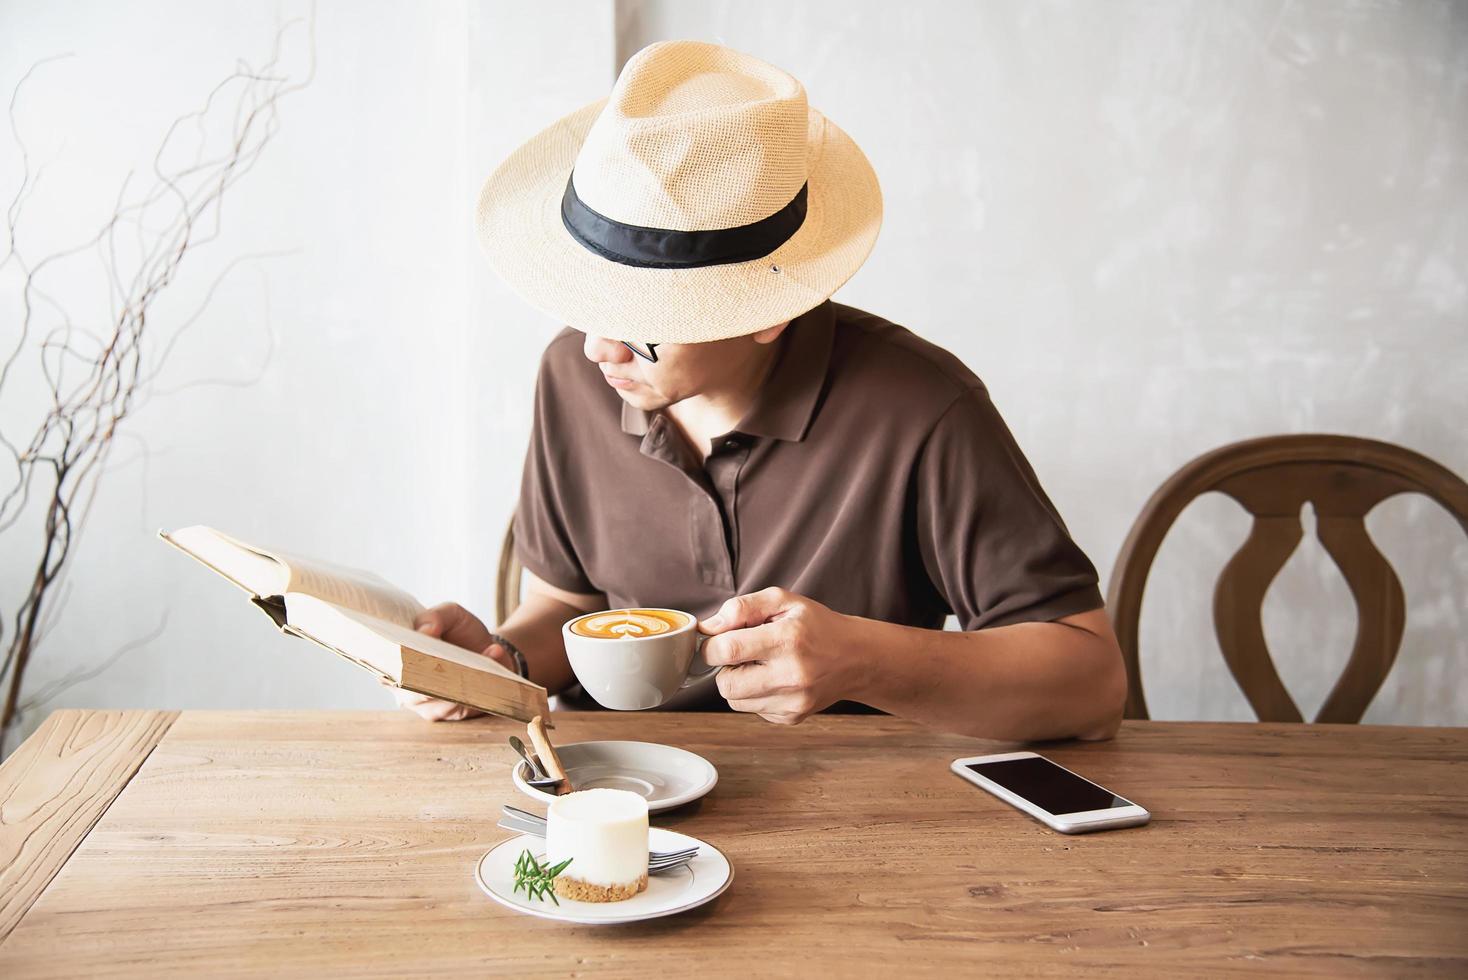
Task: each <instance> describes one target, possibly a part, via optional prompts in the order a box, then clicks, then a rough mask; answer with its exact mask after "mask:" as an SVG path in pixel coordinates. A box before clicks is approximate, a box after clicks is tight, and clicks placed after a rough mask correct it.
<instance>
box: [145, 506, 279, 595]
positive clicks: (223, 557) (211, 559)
mask: <svg viewBox="0 0 1468 980" xmlns="http://www.w3.org/2000/svg"><path fill="white" fill-rule="evenodd" d="M158 536H159V537H160V538H162V539H163V540H164V541H167V542H168V543H169V544H171V545H173V546H174V547H175V548H177V549H178V550H179V551H182V552H183V553H184V554H186V555H188V556H189V557H190V558H192V559H194V560H195V561H197V562H199V563H200V564H201V565H204V566H205V567H206V568H209V569H211V570H212V571H214V572H217V573H218V574H220V575H222V576H224V577H225V578H227V579H229V580H230V581H231V582H233V583H234V584H235V585H237V586H239V587H240V588H242V589H244V590H245V591H246V592H248V593H250V594H251V595H257V596H270V595H280V594H281V593H283V592H285V590H286V588H287V587H288V586H289V585H290V570H289V569H287V568H286V567H285V565H283V564H281V563H280V562H279V561H277V560H276V559H275V558H272V557H271V556H270V555H267V554H262V553H261V552H258V551H255V550H253V549H251V548H249V547H246V546H243V545H241V544H240V543H239V542H237V541H235V540H233V539H231V538H228V537H226V536H224V535H222V534H220V533H219V532H218V531H215V530H214V529H213V528H210V527H204V526H203V525H201V524H195V525H194V526H192V527H183V528H179V529H178V530H177V531H171V532H170V531H159V532H158Z"/></svg>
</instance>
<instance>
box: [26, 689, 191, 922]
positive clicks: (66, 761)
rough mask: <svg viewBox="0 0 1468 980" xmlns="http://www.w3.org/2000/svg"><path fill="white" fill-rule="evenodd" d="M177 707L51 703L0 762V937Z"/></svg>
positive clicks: (124, 780) (62, 860)
mask: <svg viewBox="0 0 1468 980" xmlns="http://www.w3.org/2000/svg"><path fill="white" fill-rule="evenodd" d="M177 714H178V713H177V712H174V711H57V712H55V713H54V714H52V715H51V716H50V717H49V718H47V719H46V720H45V722H43V723H42V724H41V727H40V728H38V729H36V731H35V733H34V734H32V735H31V737H30V738H28V739H26V741H25V742H24V743H23V744H22V745H21V746H20V748H18V749H16V750H15V752H14V753H13V754H12V755H11V756H10V758H8V759H6V760H5V762H4V764H3V765H0V941H3V940H4V939H5V937H6V936H8V935H9V934H10V931H11V930H12V929H14V928H15V926H16V924H17V923H18V922H20V920H21V918H22V917H23V916H24V915H25V913H26V910H28V909H29V908H30V907H31V904H32V903H33V902H34V901H35V900H36V897H37V896H38V895H40V894H41V892H42V891H43V890H44V889H45V887H46V885H47V884H48V883H49V882H50V881H51V879H52V877H54V876H55V874H56V872H57V871H58V870H60V868H61V866H62V865H63V864H65V863H66V859H67V858H69V857H70V856H71V852H72V850H73V849H74V848H75V847H76V845H77V843H78V842H79V841H80V840H81V839H82V838H83V837H85V836H86V835H87V831H89V830H91V829H92V825H93V824H95V823H96V822H97V818H98V817H100V816H101V815H102V813H103V811H105V810H106V809H107V807H108V806H109V805H111V803H112V801H113V799H114V798H116V796H117V794H118V793H119V792H121V791H122V788H123V787H124V786H126V785H127V782H128V780H129V779H131V778H132V776H133V773H135V772H136V771H137V769H138V766H140V765H142V763H143V760H144V759H145V758H147V756H148V753H149V752H150V751H152V749H153V747H154V746H155V745H157V744H158V740H159V739H160V738H162V737H163V733H164V732H165V731H167V730H168V726H169V725H170V724H172V723H173V720H174V718H175V717H177Z"/></svg>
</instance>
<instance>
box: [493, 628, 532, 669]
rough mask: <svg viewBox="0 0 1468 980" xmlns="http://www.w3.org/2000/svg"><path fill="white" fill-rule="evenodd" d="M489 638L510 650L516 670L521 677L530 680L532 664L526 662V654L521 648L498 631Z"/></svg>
mask: <svg viewBox="0 0 1468 980" xmlns="http://www.w3.org/2000/svg"><path fill="white" fill-rule="evenodd" d="M489 638H490V639H491V640H493V641H494V642H496V643H498V644H499V645H500V646H502V647H504V648H505V649H506V650H508V651H509V653H510V657H511V658H512V659H513V660H514V661H515V670H516V671H518V672H519V674H520V676H521V677H523V678H525V679H526V680H527V681H528V680H530V665H529V664H527V663H526V662H525V654H523V653H521V652H520V648H519V647H517V646H515V644H513V643H511V642H510V641H509V640H507V639H505V638H504V637H503V636H500V635H499V634H498V633H490V634H489Z"/></svg>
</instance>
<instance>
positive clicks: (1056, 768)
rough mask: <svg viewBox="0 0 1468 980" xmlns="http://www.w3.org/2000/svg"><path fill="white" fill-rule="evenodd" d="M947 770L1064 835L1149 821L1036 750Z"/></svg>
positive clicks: (960, 762) (972, 760)
mask: <svg viewBox="0 0 1468 980" xmlns="http://www.w3.org/2000/svg"><path fill="white" fill-rule="evenodd" d="M951 768H952V769H953V771H954V772H956V773H958V774H959V775H960V776H962V777H963V778H964V779H967V780H968V781H969V782H971V783H973V784H974V785H975V786H978V787H979V788H980V789H986V790H988V791H989V792H990V793H993V794H994V795H995V796H997V797H999V798H1000V799H1001V800H1003V801H1004V802H1005V803H1008V804H1009V805H1010V806H1013V807H1017V808H1018V809H1020V810H1023V811H1024V812H1025V813H1028V814H1029V815H1030V816H1032V817H1034V818H1035V819H1036V820H1038V821H1040V822H1041V823H1043V824H1045V825H1047V826H1049V827H1050V828H1052V829H1054V830H1058V831H1060V832H1061V833H1062V834H1084V833H1087V832H1089V831H1092V830H1111V829H1112V828H1115V827H1135V826H1138V825H1139V824H1144V823H1146V822H1147V821H1148V820H1150V819H1152V814H1150V813H1148V812H1147V811H1146V810H1144V809H1142V808H1141V807H1139V806H1137V805H1136V804H1135V803H1133V802H1132V801H1131V800H1128V799H1123V798H1122V797H1120V796H1117V795H1116V794H1115V793H1113V792H1111V790H1109V789H1106V788H1104V787H1101V786H1097V785H1096V784H1095V783H1093V782H1091V781H1090V780H1089V779H1086V778H1084V777H1082V776H1078V775H1076V774H1075V773H1073V772H1071V771H1070V770H1069V769H1067V768H1065V767H1064V766H1062V765H1058V764H1057V763H1054V762H1051V761H1050V760H1049V759H1047V758H1045V757H1044V756H1043V755H1039V754H1037V753H1034V752H1003V753H1000V754H999V755H976V756H971V757H969V758H967V759H954V760H953V765H952V767H951Z"/></svg>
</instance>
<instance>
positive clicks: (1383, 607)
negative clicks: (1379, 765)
mask: <svg viewBox="0 0 1468 980" xmlns="http://www.w3.org/2000/svg"><path fill="white" fill-rule="evenodd" d="M1210 492H1217V493H1223V494H1227V495H1228V496H1229V497H1232V498H1233V499H1234V500H1235V501H1237V502H1238V503H1239V504H1240V505H1241V506H1243V507H1244V509H1245V510H1247V511H1248V512H1249V513H1250V514H1252V515H1253V517H1254V523H1253V526H1252V527H1251V528H1250V530H1249V536H1248V538H1247V539H1246V540H1245V541H1244V543H1243V545H1241V546H1240V548H1239V550H1238V552H1237V553H1235V554H1234V556H1233V558H1232V559H1230V560H1229V562H1228V564H1227V565H1226V566H1225V567H1224V570H1223V572H1222V574H1221V575H1219V578H1218V584H1217V586H1216V588H1215V589H1214V593H1213V623H1214V628H1215V630H1216V631H1217V633H1218V645H1219V646H1220V647H1221V648H1222V650H1223V656H1224V659H1225V661H1227V663H1228V667H1229V670H1230V671H1232V672H1233V676H1234V679H1235V680H1236V681H1238V684H1239V687H1240V688H1242V689H1243V692H1244V696H1245V697H1246V698H1248V699H1249V704H1250V705H1252V706H1253V708H1254V712H1255V714H1257V715H1258V716H1259V719H1260V720H1261V721H1301V720H1302V718H1301V716H1300V709H1299V707H1298V706H1296V704H1295V702H1294V699H1293V698H1291V697H1290V695H1289V692H1288V691H1286V690H1285V687H1284V683H1283V682H1282V681H1281V680H1280V678H1279V672H1278V671H1277V670H1276V669H1275V666H1274V660H1273V658H1271V656H1270V654H1269V648H1268V646H1267V645H1266V643H1265V641H1264V624H1263V619H1262V610H1263V605H1264V594H1265V592H1266V591H1267V590H1268V589H1269V584H1270V583H1271V582H1273V581H1274V578H1275V576H1276V575H1278V574H1279V570H1280V569H1281V568H1283V567H1284V564H1285V561H1286V560H1287V559H1288V558H1289V557H1290V555H1291V554H1292V553H1293V552H1294V550H1295V546H1296V545H1297V544H1299V542H1300V539H1301V538H1302V537H1303V536H1304V530H1303V528H1302V527H1301V525H1300V511H1301V509H1302V508H1303V506H1304V504H1305V503H1306V502H1307V501H1308V502H1309V503H1310V504H1311V505H1312V506H1313V507H1314V508H1315V514H1316V518H1317V520H1316V533H1317V535H1318V536H1319V538H1320V543H1321V544H1322V545H1323V546H1324V547H1325V550H1326V552H1327V553H1328V554H1329V555H1330V556H1331V558H1332V559H1333V560H1334V561H1335V563H1336V565H1337V567H1339V568H1340V570H1341V574H1342V575H1344V576H1345V579H1346V584H1347V585H1349V586H1350V589H1351V596H1352V598H1353V599H1354V600H1355V603H1356V613H1357V627H1356V641H1355V645H1354V646H1353V648H1352V650H1351V656H1350V659H1349V660H1348V661H1347V662H1346V667H1345V670H1344V671H1342V672H1341V676H1340V679H1339V680H1337V681H1336V684H1335V687H1334V688H1332V690H1331V692H1330V695H1329V696H1328V697H1327V698H1326V699H1325V704H1324V705H1323V706H1322V707H1321V709H1320V712H1319V714H1317V715H1316V717H1315V720H1316V721H1323V722H1346V723H1355V722H1359V721H1360V720H1361V716H1362V715H1363V714H1364V713H1365V711H1366V708H1367V706H1368V705H1369V704H1370V703H1371V699H1372V698H1373V697H1375V696H1376V692H1377V691H1378V690H1379V689H1380V688H1381V685H1382V682H1383V681H1385V680H1386V676H1387V674H1388V673H1389V672H1390V671H1391V668H1392V664H1393V663H1394V662H1395V660H1396V658H1397V651H1398V649H1399V648H1400V646H1401V641H1402V629H1403V627H1404V626H1405V624H1406V602H1405V598H1404V596H1403V594H1402V583H1401V582H1400V581H1399V580H1398V579H1397V576H1396V573H1395V572H1394V571H1392V567H1391V564H1390V563H1389V562H1388V561H1387V560H1386V558H1385V557H1384V556H1383V555H1382V554H1381V552H1380V551H1378V550H1377V548H1376V545H1375V544H1373V543H1372V541H1371V537H1370V536H1369V535H1368V534H1367V533H1366V523H1365V518H1366V514H1367V513H1368V512H1369V511H1370V510H1371V509H1372V508H1373V507H1375V506H1376V505H1377V504H1379V503H1380V502H1381V501H1383V500H1385V499H1386V498H1388V497H1392V496H1395V495H1397V494H1399V493H1422V494H1426V495H1427V496H1428V497H1431V498H1432V499H1433V500H1435V501H1437V502H1438V503H1439V504H1441V505H1442V506H1443V507H1444V508H1445V509H1446V510H1448V511H1449V512H1450V513H1452V515H1453V516H1454V517H1455V518H1457V520H1458V523H1459V524H1460V525H1461V526H1462V527H1463V529H1464V531H1468V484H1465V483H1464V482H1463V480H1462V479H1460V478H1459V477H1458V476H1456V475H1455V474H1454V473H1452V472H1451V471H1450V470H1448V469H1446V468H1445V467H1443V466H1441V465H1439V464H1438V463H1436V462H1434V461H1433V460H1431V459H1428V458H1427V457H1426V456H1423V455H1421V454H1419V453H1415V452H1412V451H1411V450H1409V449H1403V448H1402V447H1401V446H1394V445H1392V444H1390V443H1385V442H1377V441H1375V440H1371V439H1358V438H1354V437H1351V436H1334V435H1289V436H1270V437H1267V438H1263V439H1250V440H1247V441H1244V442H1236V443H1233V444H1232V445H1228V446H1224V447H1222V448H1220V449H1215V450H1214V451H1212V452H1210V453H1206V454H1205V455H1203V456H1199V457H1198V458H1197V459H1195V460H1193V461H1192V462H1191V463H1188V464H1187V465H1186V466H1184V467H1183V468H1182V469H1180V470H1178V471H1177V472H1176V473H1175V474H1173V475H1172V477H1170V478H1169V479H1168V480H1167V481H1166V482H1165V483H1163V484H1162V486H1161V487H1159V488H1158V490H1157V492H1156V493H1154V494H1153V495H1152V498H1151V499H1150V500H1148V501H1147V505H1146V506H1145V507H1143V508H1142V513H1141V515H1140V516H1138V518H1137V520H1136V523H1135V524H1133V525H1132V529H1131V533H1129V534H1128V535H1127V538H1126V541H1125V543H1123V544H1122V547H1121V553H1120V554H1119V555H1118V556H1117V559H1116V567H1115V569H1113V571H1112V576H1111V586H1110V588H1109V589H1108V595H1107V604H1108V606H1109V607H1110V611H1111V617H1112V621H1113V623H1114V625H1115V628H1116V636H1117V639H1118V640H1119V641H1120V643H1121V651H1122V655H1123V657H1124V658H1125V659H1126V667H1127V706H1126V714H1127V717H1129V718H1146V717H1147V702H1146V700H1145V699H1144V698H1143V696H1142V675H1141V662H1140V660H1139V658H1138V651H1137V635H1138V626H1139V624H1140V621H1141V614H1142V592H1143V590H1144V588H1145V587H1146V584H1147V573H1148V571H1150V569H1151V567H1152V560H1153V559H1154V558H1155V557H1156V556H1157V550H1158V548H1159V547H1160V546H1161V545H1162V539H1163V538H1164V537H1165V536H1166V535H1167V531H1168V529H1169V528H1171V527H1172V525H1173V522H1174V521H1176V520H1177V517H1178V515H1179V514H1180V513H1182V511H1183V508H1185V507H1187V505H1188V504H1189V503H1191V502H1192V500H1193V499H1194V498H1195V497H1198V496H1199V495H1201V494H1204V493H1210Z"/></svg>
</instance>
